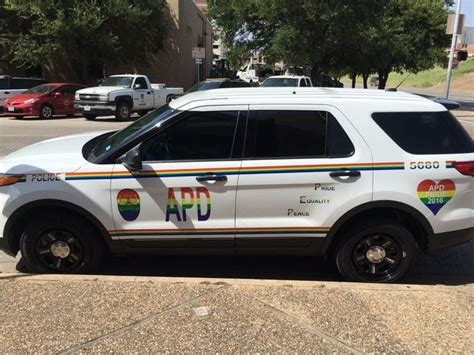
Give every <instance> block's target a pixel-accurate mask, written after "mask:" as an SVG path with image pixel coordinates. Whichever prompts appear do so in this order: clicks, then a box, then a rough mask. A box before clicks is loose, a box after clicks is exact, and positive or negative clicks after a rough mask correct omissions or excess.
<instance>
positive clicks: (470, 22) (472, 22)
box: [454, 0, 474, 27]
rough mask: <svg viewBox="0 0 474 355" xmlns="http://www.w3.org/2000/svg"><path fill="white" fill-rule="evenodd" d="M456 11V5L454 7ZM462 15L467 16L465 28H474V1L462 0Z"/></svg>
mask: <svg viewBox="0 0 474 355" xmlns="http://www.w3.org/2000/svg"><path fill="white" fill-rule="evenodd" d="M454 9H456V5H454ZM461 13H462V14H464V15H465V22H464V26H466V27H474V0H462V2H461Z"/></svg>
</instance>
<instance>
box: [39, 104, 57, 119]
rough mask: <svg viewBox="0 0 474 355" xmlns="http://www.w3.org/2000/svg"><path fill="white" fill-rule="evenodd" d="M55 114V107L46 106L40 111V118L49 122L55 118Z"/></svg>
mask: <svg viewBox="0 0 474 355" xmlns="http://www.w3.org/2000/svg"><path fill="white" fill-rule="evenodd" d="M53 114H54V111H53V107H52V106H50V105H44V106H43V107H41V109H40V118H41V119H45V120H49V119H50V118H52V117H53Z"/></svg>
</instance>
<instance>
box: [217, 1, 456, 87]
mask: <svg viewBox="0 0 474 355" xmlns="http://www.w3.org/2000/svg"><path fill="white" fill-rule="evenodd" d="M209 10H210V11H209V13H210V16H211V17H212V18H213V20H214V21H215V22H216V23H217V25H218V26H219V27H220V28H221V30H222V33H223V34H224V40H225V42H226V45H227V46H228V47H229V48H230V50H231V52H232V51H233V50H234V49H238V51H239V53H240V55H241V54H242V53H243V50H244V49H245V50H247V51H248V53H250V52H251V51H253V50H257V49H259V50H263V51H264V53H265V56H266V57H267V58H268V59H269V60H275V61H276V60H283V61H284V62H285V63H286V64H289V65H296V66H306V67H309V68H311V76H312V79H313V82H316V83H318V82H319V81H320V80H319V79H320V75H321V73H327V74H331V75H333V76H340V75H341V74H349V75H351V76H353V77H354V78H355V77H356V76H358V75H361V76H362V77H363V79H364V83H365V86H367V79H368V77H369V75H370V74H371V73H374V72H377V73H378V74H379V77H380V79H381V80H380V88H383V87H385V83H386V80H387V78H388V75H389V73H390V72H391V71H394V70H396V71H409V72H417V71H419V70H423V69H427V68H429V67H432V66H433V65H434V64H436V63H437V62H439V61H441V60H442V58H443V50H444V48H445V47H446V45H447V43H448V39H447V36H446V35H445V34H444V26H445V23H446V8H445V1H444V0H417V1H410V0H384V1H379V0H364V1H362V0H361V1H353V0H337V1H336V0H238V1H236V0H209Z"/></svg>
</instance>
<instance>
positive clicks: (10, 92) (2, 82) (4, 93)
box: [0, 75, 46, 111]
mask: <svg viewBox="0 0 474 355" xmlns="http://www.w3.org/2000/svg"><path fill="white" fill-rule="evenodd" d="M44 83H46V81H45V80H42V79H36V78H22V77H11V76H9V75H0V111H2V110H3V105H4V104H5V100H6V99H8V98H10V97H13V96H15V95H18V94H20V93H22V92H24V91H26V90H28V89H31V88H32V87H35V86H38V85H41V84H44Z"/></svg>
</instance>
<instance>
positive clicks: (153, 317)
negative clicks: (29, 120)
mask: <svg viewBox="0 0 474 355" xmlns="http://www.w3.org/2000/svg"><path fill="white" fill-rule="evenodd" d="M0 301H1V308H0V344H1V345H0V351H1V352H2V353H18V352H40V353H44V352H55V353H56V352H66V353H84V352H113V353H116V352H120V353H130V352H153V353H155V352H193V353H194V352H225V353H229V352H268V353H273V352H279V353H287V352H318V353H321V352H324V353H327V352H338V353H339V352H340V353H361V352H390V353H392V352H423V353H433V352H437V353H444V352H448V351H449V352H464V353H469V352H471V351H472V349H474V307H473V306H474V288H473V286H472V285H468V286H413V285H367V284H352V283H339V282H313V281H263V280H234V279H220V280H213V281H212V282H211V281H209V279H193V278H186V279H183V278H160V277H127V276H121V277H115V276H51V275H38V276H25V275H23V276H18V274H16V275H3V276H2V277H1V278H0Z"/></svg>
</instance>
